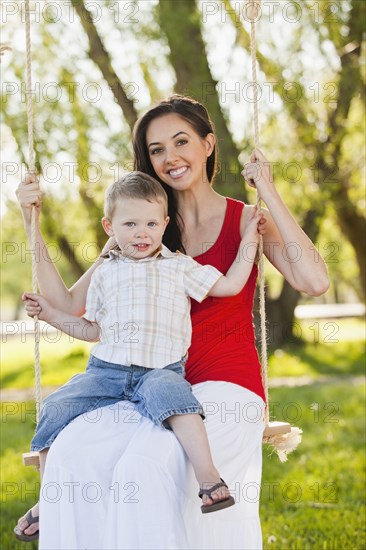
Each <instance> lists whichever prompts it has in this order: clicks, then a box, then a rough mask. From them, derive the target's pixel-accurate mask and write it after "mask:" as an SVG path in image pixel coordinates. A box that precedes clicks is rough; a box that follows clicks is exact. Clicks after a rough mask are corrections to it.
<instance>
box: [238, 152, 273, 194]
mask: <svg viewBox="0 0 366 550" xmlns="http://www.w3.org/2000/svg"><path fill="white" fill-rule="evenodd" d="M242 175H243V176H244V178H245V181H246V182H247V183H248V185H249V186H250V187H253V188H254V189H257V191H258V193H259V196H260V197H261V199H263V200H264V201H265V200H266V195H268V193H271V192H273V191H275V186H274V184H273V177H272V168H271V163H270V162H269V161H268V160H267V159H266V157H265V156H264V154H263V153H262V151H260V150H259V149H255V150H254V151H253V153H252V154H251V156H250V162H246V163H245V164H244V170H243V171H242Z"/></svg>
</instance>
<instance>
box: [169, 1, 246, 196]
mask: <svg viewBox="0 0 366 550" xmlns="http://www.w3.org/2000/svg"><path fill="white" fill-rule="evenodd" d="M200 17H201V13H200V11H199V9H198V8H197V5H196V0H160V2H159V20H160V25H161V29H162V30H163V31H164V33H165V34H166V37H167V39H168V44H169V48H170V61H171V64H172V67H173V68H174V70H175V74H176V79H177V82H176V85H175V91H176V92H177V93H180V94H185V95H189V96H192V97H193V98H194V99H197V100H198V101H200V102H201V103H203V104H204V105H205V107H206V108H207V110H208V112H209V114H210V116H211V118H212V120H213V122H214V124H215V128H216V132H217V136H218V149H219V155H220V172H219V174H218V178H217V180H218V184H219V186H220V187H224V189H225V192H226V193H232V194H235V196H237V197H239V195H240V197H241V198H242V199H244V200H246V193H245V189H244V186H243V183H242V182H243V180H242V176H241V175H240V172H241V166H240V164H239V161H238V155H239V151H238V149H237V147H236V145H235V143H234V141H233V138H232V136H231V134H230V132H229V130H228V126H227V121H226V120H225V117H224V115H223V112H222V110H221V107H220V102H219V96H218V92H217V88H216V85H217V82H216V81H215V80H214V79H213V77H212V74H211V71H210V67H209V65H208V61H207V54H206V50H205V44H204V41H203V38H202V32H201V21H200Z"/></svg>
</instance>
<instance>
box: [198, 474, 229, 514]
mask: <svg viewBox="0 0 366 550" xmlns="http://www.w3.org/2000/svg"><path fill="white" fill-rule="evenodd" d="M220 479H221V482H220V483H216V485H213V487H211V488H210V489H200V492H199V493H198V496H199V497H200V498H202V497H203V495H207V496H208V497H209V498H210V499H211V500H213V498H212V496H211V495H212V493H214V492H215V491H217V489H220V487H226V488H227V489H228V486H227V485H226V483H225V481H224V480H223V479H222V478H221V477H220ZM234 504H235V500H234V498H233V497H232V496H229V497H228V498H224V499H223V500H218V501H214V503H213V504H208V505H206V506H201V511H202V514H208V513H209V512H217V511H218V510H223V509H224V508H229V506H234Z"/></svg>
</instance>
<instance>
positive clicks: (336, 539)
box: [0, 321, 366, 550]
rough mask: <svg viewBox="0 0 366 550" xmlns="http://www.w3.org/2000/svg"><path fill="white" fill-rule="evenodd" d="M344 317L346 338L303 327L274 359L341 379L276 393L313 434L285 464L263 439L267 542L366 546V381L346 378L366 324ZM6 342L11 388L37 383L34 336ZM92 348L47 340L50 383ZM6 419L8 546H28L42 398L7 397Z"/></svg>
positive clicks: (279, 368)
mask: <svg viewBox="0 0 366 550" xmlns="http://www.w3.org/2000/svg"><path fill="white" fill-rule="evenodd" d="M337 323H338V324H339V331H338V339H339V340H340V341H339V342H338V343H335V342H333V341H332V342H328V341H324V335H323V337H319V339H318V340H319V341H314V340H313V336H314V334H313V333H314V330H315V329H314V328H310V329H309V330H307V332H306V330H305V329H306V327H305V328H304V327H303V328H304V331H303V334H302V336H303V337H304V338H305V343H304V344H303V345H302V346H300V347H295V346H294V345H289V346H287V347H286V348H285V349H283V350H280V351H277V352H276V353H275V354H273V355H272V356H271V358H270V376H299V375H301V376H302V375H308V376H312V377H314V378H315V379H317V378H319V376H324V375H331V376H334V375H340V376H341V377H342V378H340V380H339V381H337V380H335V381H332V382H331V383H323V382H322V381H320V382H319V383H314V384H312V385H309V386H301V387H294V388H288V387H280V388H274V389H272V390H271V392H270V398H271V407H270V410H271V413H272V414H274V415H275V416H276V418H277V419H278V420H280V419H284V420H288V421H290V422H291V423H292V424H293V425H297V426H299V427H300V428H301V429H302V430H303V431H304V433H303V441H302V443H301V445H300V446H299V448H298V449H297V451H295V452H294V453H293V454H292V455H290V457H289V460H288V462H287V463H285V464H281V463H280V462H279V461H278V459H277V457H276V455H275V454H272V453H271V449H270V448H269V447H267V446H265V447H264V453H263V454H264V464H263V483H262V489H261V520H262V528H263V541H264V548H266V549H274V550H286V549H291V550H307V549H309V550H310V549H312V550H313V549H316V550H318V549H319V550H346V549H349V550H362V549H363V548H366V537H365V521H364V518H365V500H364V496H365V490H364V487H365V452H364V441H365V420H364V405H365V384H364V383H359V382H358V383H355V382H353V381H352V380H351V379H348V378H347V377H349V376H353V375H360V374H363V373H364V362H363V353H364V343H363V340H362V338H363V334H364V325H363V324H362V323H361V322H360V321H352V322H349V321H342V322H339V321H337ZM308 328H309V327H308ZM315 328H317V327H315ZM323 329H324V326H323ZM325 330H328V328H326V329H325ZM319 336H320V333H319ZM20 344H21V345H20ZM3 348H4V349H3V357H2V362H3V368H2V372H1V380H2V387H3V388H26V387H31V386H32V384H33V366H32V365H33V359H32V341H31V338H30V337H29V338H28V340H27V341H26V342H24V343H21V342H20V341H19V339H18V340H16V339H9V342H8V343H7V344H6V345H5V346H4V347H3ZM89 349H90V346H86V345H84V344H81V343H80V342H75V343H69V342H68V340H67V337H62V338H61V339H59V340H58V341H57V342H54V343H50V342H42V357H43V360H42V367H43V384H44V385H54V384H61V383H63V382H64V381H66V380H67V379H68V378H70V376H71V375H72V374H75V373H76V372H80V371H82V370H84V368H85V364H86V360H87V357H88V354H89ZM1 427H2V430H1V443H2V445H1V468H2V483H1V487H2V499H1V506H2V510H1V535H0V541H1V544H0V547H1V549H4V550H8V549H9V550H10V549H11V550H13V549H14V550H18V549H19V550H20V549H21V548H22V549H23V550H24V545H23V544H22V543H17V542H16V541H15V539H14V538H13V535H12V529H13V526H14V525H15V524H16V521H17V518H18V517H19V516H20V515H22V514H23V513H24V512H25V511H26V510H27V508H28V506H30V505H31V504H32V503H33V502H34V501H35V499H36V494H37V491H38V475H37V473H36V472H35V471H34V470H33V469H32V468H25V467H23V466H22V463H21V454H22V452H24V451H25V450H27V449H28V446H29V441H30V439H31V437H32V433H33V429H34V405H33V403H3V404H2V425H1ZM27 548H29V549H35V548H37V545H36V544H28V545H27ZM223 550H224V549H223Z"/></svg>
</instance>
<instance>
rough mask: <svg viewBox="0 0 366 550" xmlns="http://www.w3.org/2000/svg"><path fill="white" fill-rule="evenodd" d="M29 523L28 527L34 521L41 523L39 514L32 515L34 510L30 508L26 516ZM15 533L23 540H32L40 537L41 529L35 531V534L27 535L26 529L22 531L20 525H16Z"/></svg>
mask: <svg viewBox="0 0 366 550" xmlns="http://www.w3.org/2000/svg"><path fill="white" fill-rule="evenodd" d="M25 519H26V521H27V522H28V525H27V527H26V529H28V527H29V526H30V525H32V524H33V523H39V516H35V517H33V516H32V510H28V512H27V515H26V516H25ZM14 534H15V536H16V538H17V539H18V540H21V541H22V542H32V541H33V540H37V539H39V530H38V531H36V532H35V533H33V535H26V534H25V533H24V531H21V529H19V527H18V526H16V527H14Z"/></svg>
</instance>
